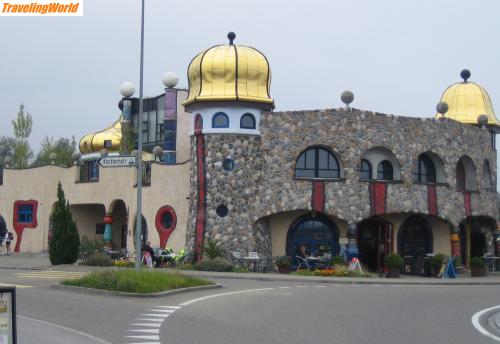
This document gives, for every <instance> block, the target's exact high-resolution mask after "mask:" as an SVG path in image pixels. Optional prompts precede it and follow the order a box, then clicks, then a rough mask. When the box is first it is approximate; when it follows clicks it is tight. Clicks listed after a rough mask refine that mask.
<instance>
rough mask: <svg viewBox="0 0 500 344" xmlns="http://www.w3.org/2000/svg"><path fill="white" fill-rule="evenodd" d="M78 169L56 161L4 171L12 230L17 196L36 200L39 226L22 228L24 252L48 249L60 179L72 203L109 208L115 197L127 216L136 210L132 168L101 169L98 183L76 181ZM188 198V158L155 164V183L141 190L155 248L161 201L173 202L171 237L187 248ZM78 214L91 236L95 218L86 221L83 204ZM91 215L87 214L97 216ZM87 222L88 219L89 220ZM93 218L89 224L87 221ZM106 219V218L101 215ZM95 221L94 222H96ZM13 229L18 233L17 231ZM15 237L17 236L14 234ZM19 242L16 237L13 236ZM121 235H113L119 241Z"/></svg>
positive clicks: (2, 189)
mask: <svg viewBox="0 0 500 344" xmlns="http://www.w3.org/2000/svg"><path fill="white" fill-rule="evenodd" d="M76 176H77V167H76V166H72V167H69V168H65V167H59V166H54V165H49V166H44V167H38V168H32V169H26V170H11V169H6V170H4V181H3V185H0V195H1V199H0V214H1V215H2V216H3V217H4V218H5V221H6V223H7V227H8V228H9V229H10V230H12V231H13V205H14V202H15V201H16V200H31V199H33V200H36V201H38V212H37V220H38V226H37V227H36V228H32V229H31V228H27V229H25V230H24V234H23V240H22V244H21V252H39V251H42V250H47V235H48V225H49V215H50V211H51V209H52V206H53V204H54V203H55V202H56V201H57V183H58V181H60V182H61V183H62V186H63V189H64V192H65V194H66V199H67V200H68V201H69V202H70V204H72V205H82V204H103V205H104V206H105V209H106V212H108V211H110V210H111V209H110V206H111V205H112V203H113V201H114V200H118V199H121V200H123V201H124V202H125V205H126V207H127V208H128V211H129V214H134V213H135V210H136V206H135V204H136V188H135V187H134V185H135V176H136V172H135V169H134V168H130V167H113V168H100V171H99V181H98V182H90V183H77V182H75V181H76ZM188 196H189V162H187V163H184V164H178V165H160V164H156V163H154V164H153V165H152V178H151V186H148V187H144V188H143V207H142V208H143V215H144V216H145V218H146V221H147V222H148V227H149V239H150V241H151V243H152V245H153V246H159V237H158V233H157V232H156V229H155V225H154V220H155V216H156V212H157V211H158V209H159V208H160V207H162V206H163V205H170V206H172V207H173V208H174V209H175V211H176V214H177V226H176V229H175V231H174V233H173V234H172V236H171V237H170V239H169V241H168V243H167V244H168V245H169V246H171V247H173V248H174V250H179V249H181V248H183V247H184V246H185V233H186V223H187V211H188V200H187V199H186V198H187V197H188ZM75 209H77V208H75ZM78 209H82V210H81V211H80V212H77V213H76V214H75V215H76V217H77V222H78V223H79V224H80V226H81V227H82V230H83V228H85V229H84V230H83V231H84V232H85V233H87V232H88V234H89V235H90V231H91V229H90V228H91V227H93V228H94V235H95V222H94V221H95V220H88V219H87V220H86V219H85V218H86V217H87V215H85V214H83V213H81V212H85V211H86V210H83V209H85V207H78ZM95 216H97V215H95V214H89V217H92V218H93V217H95ZM85 221H87V222H85ZM89 221H90V222H89ZM101 221H102V219H101ZM132 221H133V216H129V219H128V222H129V223H128V228H129V234H128V237H127V238H128V242H127V247H128V248H129V249H132V248H133V244H132V243H133V238H132V231H131V230H130V229H131V228H133V227H132V226H133V224H132ZM92 223H93V225H92ZM13 232H14V231H13ZM14 235H15V236H16V234H15V233H14ZM15 240H17V238H16V237H15ZM120 240H121V238H120V237H119V238H114V239H113V241H116V242H119V241H120Z"/></svg>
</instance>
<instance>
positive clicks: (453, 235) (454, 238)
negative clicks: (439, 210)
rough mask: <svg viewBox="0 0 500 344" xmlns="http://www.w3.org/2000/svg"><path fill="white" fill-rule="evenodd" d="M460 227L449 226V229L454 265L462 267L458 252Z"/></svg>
mask: <svg viewBox="0 0 500 344" xmlns="http://www.w3.org/2000/svg"><path fill="white" fill-rule="evenodd" d="M459 233H460V229H459V228H458V227H455V226H453V227H451V229H450V245H451V256H452V257H455V266H456V267H457V268H458V267H462V259H461V254H460V236H459Z"/></svg>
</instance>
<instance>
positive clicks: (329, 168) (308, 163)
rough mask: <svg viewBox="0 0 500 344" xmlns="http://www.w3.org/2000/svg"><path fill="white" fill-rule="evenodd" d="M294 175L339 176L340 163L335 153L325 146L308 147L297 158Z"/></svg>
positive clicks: (303, 176)
mask: <svg viewBox="0 0 500 344" xmlns="http://www.w3.org/2000/svg"><path fill="white" fill-rule="evenodd" d="M295 177H298V178H315V179H321V178H325V179H327V178H340V165H339V162H338V160H337V158H336V157H335V155H333V153H332V152H330V151H329V150H327V149H326V148H321V147H313V148H309V149H307V150H306V151H304V152H302V154H300V156H299V158H298V159H297V164H296V165H295Z"/></svg>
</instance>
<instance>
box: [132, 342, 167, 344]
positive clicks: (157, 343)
mask: <svg viewBox="0 0 500 344" xmlns="http://www.w3.org/2000/svg"><path fill="white" fill-rule="evenodd" d="M129 344H161V343H160V342H134V343H129Z"/></svg>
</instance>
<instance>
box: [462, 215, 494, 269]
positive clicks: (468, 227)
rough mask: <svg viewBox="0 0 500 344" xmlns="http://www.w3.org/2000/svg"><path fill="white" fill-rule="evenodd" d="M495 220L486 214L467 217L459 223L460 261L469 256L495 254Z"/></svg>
mask: <svg viewBox="0 0 500 344" xmlns="http://www.w3.org/2000/svg"><path fill="white" fill-rule="evenodd" d="M495 230H496V221H495V219H493V218H490V217H486V216H477V217H469V218H467V219H465V220H463V221H462V223H460V244H461V247H460V253H461V256H462V263H464V264H465V265H468V262H469V259H470V257H483V256H497V255H498V252H497V250H496V248H495V237H494V233H495Z"/></svg>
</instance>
